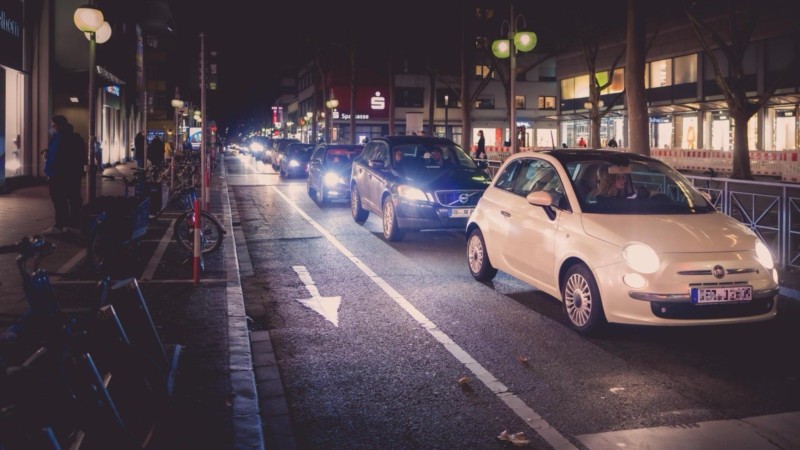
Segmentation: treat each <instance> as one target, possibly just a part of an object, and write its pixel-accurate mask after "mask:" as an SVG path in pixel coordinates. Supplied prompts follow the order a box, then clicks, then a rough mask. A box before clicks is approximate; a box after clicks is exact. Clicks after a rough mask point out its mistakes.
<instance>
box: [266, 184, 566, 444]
mask: <svg viewBox="0 0 800 450" xmlns="http://www.w3.org/2000/svg"><path fill="white" fill-rule="evenodd" d="M272 189H273V190H274V191H275V192H276V193H277V194H278V195H279V196H281V198H283V199H284V200H285V201H286V203H288V204H289V205H291V207H292V208H293V209H294V210H295V211H297V213H298V214H300V216H301V217H302V218H303V219H304V220H305V221H306V222H308V223H309V224H310V225H311V226H312V227H314V228H315V229H316V230H317V231H319V232H320V233H321V234H322V235H323V236H324V237H325V239H327V240H328V241H329V242H330V243H331V244H333V246H334V247H335V248H336V249H337V250H339V251H340V252H341V253H342V254H343V255H344V256H345V257H346V258H347V259H349V260H350V262H352V263H353V264H354V265H355V266H356V267H358V268H359V269H360V270H361V271H362V272H364V274H365V275H367V276H368V277H369V278H370V280H372V282H373V283H375V285H377V286H378V287H379V288H381V290H383V292H385V293H386V295H388V296H389V298H391V299H392V300H394V302H395V303H397V304H398V305H399V306H400V307H401V308H403V310H405V312H406V313H408V315H410V316H411V317H412V318H413V319H414V320H416V321H417V323H419V324H420V325H421V326H422V328H424V329H425V331H427V332H428V333H430V334H431V336H433V338H434V339H436V341H438V342H439V343H440V344H442V346H444V348H445V350H447V351H448V352H450V354H451V355H453V356H454V357H455V358H456V359H457V360H458V361H459V362H461V363H462V364H463V365H464V367H466V369H467V370H469V371H471V372H472V374H473V375H475V378H477V379H478V380H480V381H481V382H482V383H483V384H484V385H485V386H486V387H487V388H488V389H489V390H490V391H491V392H493V393H494V394H495V395H496V396H497V398H498V399H499V400H501V401H502V402H503V403H505V404H506V406H508V407H509V408H510V409H511V410H512V411H513V412H514V413H515V414H516V415H517V416H519V417H520V418H521V419H522V420H523V421H524V422H525V423H526V424H528V426H530V427H531V428H532V429H533V430H534V431H536V433H538V434H539V436H541V437H542V439H544V440H545V441H547V442H548V443H549V444H551V445H552V446H553V447H554V448H560V449H575V448H576V447H575V446H574V445H572V443H570V442H569V441H568V440H567V439H566V438H565V437H564V436H563V435H561V433H559V432H558V431H557V430H556V429H555V428H553V427H552V426H551V425H550V424H549V423H547V421H546V420H544V419H543V418H542V417H541V416H540V415H539V414H537V413H536V412H535V411H534V410H533V409H531V408H530V407H529V406H528V405H526V404H525V402H524V401H523V400H522V399H521V398H519V397H518V396H517V395H516V394H514V393H513V392H511V391H510V390H509V389H508V387H506V386H505V385H504V384H503V383H502V382H500V380H498V379H497V378H496V377H495V376H494V375H492V374H491V372H489V371H488V370H486V368H485V367H483V366H482V365H481V364H480V363H479V362H478V361H476V360H475V359H474V358H473V357H472V356H471V355H470V354H469V353H467V352H466V351H465V350H464V349H462V348H461V347H460V346H459V345H458V344H456V343H455V342H454V341H453V340H452V339H450V337H449V336H448V335H446V334H445V333H444V332H443V331H442V330H440V329H439V327H438V326H436V324H435V323H433V322H432V321H431V320H430V319H428V318H427V317H426V316H425V315H424V314H422V312H421V311H419V310H418V309H417V308H416V307H415V306H414V305H412V304H411V302H409V301H408V300H406V298H405V297H403V295H402V294H400V293H399V292H397V291H396V290H395V289H394V288H393V287H392V286H390V285H389V283H387V282H386V281H385V280H384V279H383V278H381V277H379V276H378V275H377V274H376V273H375V272H373V271H372V269H370V268H369V267H368V266H367V265H366V264H364V262H363V261H361V260H360V259H359V258H358V257H356V256H355V255H354V254H353V253H352V252H351V251H350V250H348V249H347V247H345V246H344V245H342V243H341V242H339V240H338V239H336V238H335V237H334V236H333V235H332V234H331V233H330V232H329V231H328V230H327V229H325V228H324V227H323V226H322V225H320V224H319V223H317V222H315V221H314V220H313V219H312V218H311V217H310V216H309V215H308V214H306V213H305V211H303V210H302V209H301V208H300V207H299V206H297V204H295V203H294V202H293V201H292V200H291V199H290V198H289V197H287V196H286V195H285V194H284V193H283V192H281V191H280V189H277V188H276V187H274V186H273V188H272ZM337 306H338V305H337Z"/></svg>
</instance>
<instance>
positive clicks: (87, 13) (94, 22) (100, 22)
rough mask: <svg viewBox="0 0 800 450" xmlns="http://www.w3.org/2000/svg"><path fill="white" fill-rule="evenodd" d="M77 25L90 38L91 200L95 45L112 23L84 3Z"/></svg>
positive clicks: (89, 191)
mask: <svg viewBox="0 0 800 450" xmlns="http://www.w3.org/2000/svg"><path fill="white" fill-rule="evenodd" d="M72 19H73V21H74V22H75V27H77V28H78V29H79V30H81V31H83V32H84V33H85V34H86V37H87V38H88V39H89V95H88V97H87V98H88V107H89V136H88V139H87V142H88V145H87V150H86V152H87V155H88V159H87V161H88V166H87V170H86V202H87V203H88V202H91V201H93V200H94V199H95V197H96V195H97V184H96V183H97V179H96V178H95V173H96V172H97V166H95V158H94V147H95V143H96V142H97V136H95V134H96V121H95V119H96V118H95V88H94V84H95V83H94V76H95V72H97V68H96V62H95V47H96V44H97V43H100V44H102V43H104V42H106V41H107V40H109V39H110V38H111V25H109V24H108V22H106V21H105V19H104V17H103V12H102V11H100V10H99V9H97V8H95V7H94V5H83V6H81V7H79V8H78V9H76V10H75V14H74V15H73V16H72Z"/></svg>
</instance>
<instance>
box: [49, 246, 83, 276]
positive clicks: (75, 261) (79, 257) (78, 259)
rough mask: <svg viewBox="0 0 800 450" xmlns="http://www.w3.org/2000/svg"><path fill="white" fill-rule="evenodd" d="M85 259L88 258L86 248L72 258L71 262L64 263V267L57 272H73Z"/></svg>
mask: <svg viewBox="0 0 800 450" xmlns="http://www.w3.org/2000/svg"><path fill="white" fill-rule="evenodd" d="M85 258H86V249H85V248H84V249H81V251H79V252H78V253H76V254H75V256H73V257H72V258H70V260H69V261H67V262H66V263H64V265H63V266H61V267H59V268H58V270H57V271H56V272H58V273H69V272H71V271H72V269H74V268H75V266H77V265H78V264H80V262H81V261H83V260H84V259H85Z"/></svg>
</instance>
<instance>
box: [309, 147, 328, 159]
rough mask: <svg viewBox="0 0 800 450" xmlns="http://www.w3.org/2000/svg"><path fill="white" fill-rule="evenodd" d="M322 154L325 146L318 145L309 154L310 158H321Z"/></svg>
mask: <svg viewBox="0 0 800 450" xmlns="http://www.w3.org/2000/svg"><path fill="white" fill-rule="evenodd" d="M324 154H325V146H324V145H320V146H318V147H317V148H315V149H314V153H312V154H311V159H319V160H321V159H322V157H323V155H324Z"/></svg>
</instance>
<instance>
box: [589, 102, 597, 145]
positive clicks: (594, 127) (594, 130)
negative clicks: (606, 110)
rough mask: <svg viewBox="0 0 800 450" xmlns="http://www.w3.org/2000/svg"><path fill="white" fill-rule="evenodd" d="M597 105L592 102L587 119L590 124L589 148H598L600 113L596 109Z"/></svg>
mask: <svg viewBox="0 0 800 450" xmlns="http://www.w3.org/2000/svg"><path fill="white" fill-rule="evenodd" d="M597 108H598V105H597V104H592V110H591V112H590V113H589V121H590V122H591V125H592V135H591V136H589V138H590V141H591V142H589V148H600V114H599V112H598V111H597Z"/></svg>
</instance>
